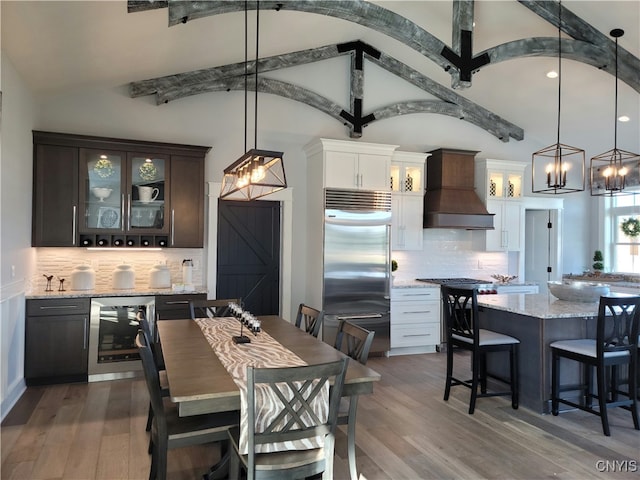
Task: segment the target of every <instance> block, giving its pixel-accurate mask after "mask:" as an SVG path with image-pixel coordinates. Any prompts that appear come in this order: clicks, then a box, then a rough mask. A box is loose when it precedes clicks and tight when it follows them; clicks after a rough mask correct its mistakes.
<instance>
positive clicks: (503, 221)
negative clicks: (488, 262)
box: [473, 200, 524, 252]
mask: <svg viewBox="0 0 640 480" xmlns="http://www.w3.org/2000/svg"><path fill="white" fill-rule="evenodd" d="M486 206H487V211H488V212H489V213H493V214H494V217H493V226H494V229H493V230H484V231H478V232H474V233H475V234H476V235H475V237H474V239H473V240H474V247H475V248H476V250H483V251H487V252H503V251H504V252H507V251H508V252H518V251H520V250H521V249H522V227H523V225H524V207H523V206H522V204H521V203H520V202H505V201H502V200H487V202H486Z"/></svg>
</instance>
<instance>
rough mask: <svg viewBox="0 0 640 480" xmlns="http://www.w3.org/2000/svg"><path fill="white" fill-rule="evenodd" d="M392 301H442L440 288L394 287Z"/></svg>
mask: <svg viewBox="0 0 640 480" xmlns="http://www.w3.org/2000/svg"><path fill="white" fill-rule="evenodd" d="M391 301H392V302H395V301H401V302H404V301H409V302H424V301H440V288H392V289H391Z"/></svg>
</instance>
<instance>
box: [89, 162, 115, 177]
mask: <svg viewBox="0 0 640 480" xmlns="http://www.w3.org/2000/svg"><path fill="white" fill-rule="evenodd" d="M93 171H94V172H96V174H98V176H99V177H102V178H109V177H110V176H111V175H113V171H114V170H113V164H112V163H111V160H109V159H108V158H101V159H100V160H98V161H97V162H96V164H95V165H94V166H93Z"/></svg>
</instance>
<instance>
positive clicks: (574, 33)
mask: <svg viewBox="0 0 640 480" xmlns="http://www.w3.org/2000/svg"><path fill="white" fill-rule="evenodd" d="M518 1H519V2H520V3H521V4H522V5H524V6H526V7H527V8H529V9H530V10H532V11H533V12H535V13H536V14H538V15H539V16H541V17H542V18H544V19H545V20H547V21H548V22H550V23H551V24H553V25H555V26H556V27H557V26H558V6H557V4H556V3H555V2H548V1H544V0H542V1H531V0H518ZM128 3H129V12H137V11H144V10H149V9H155V8H167V7H168V11H169V25H177V24H180V23H186V22H187V21H189V20H193V19H197V18H202V17H206V16H211V15H219V14H222V13H228V12H235V11H243V10H244V8H245V2H244V1H228V0H222V1H193V2H187V1H175V2H174V1H171V0H169V1H168V2H167V1H160V2H154V1H149V0H142V1H129V2H128ZM259 6H260V9H261V10H278V11H279V10H283V9H287V10H295V11H302V12H307V13H316V14H321V15H328V16H333V17H337V18H341V19H343V20H348V21H352V22H355V23H358V24H361V25H364V26H366V27H369V28H373V29H375V30H377V31H380V32H382V33H385V34H387V35H389V36H390V37H393V38H395V39H397V40H399V41H401V42H402V43H404V44H406V45H408V46H409V47H411V48H413V49H414V50H416V51H418V52H420V53H421V54H423V55H424V56H425V57H427V58H428V59H430V60H431V61H433V62H435V63H436V64H438V65H440V66H441V67H442V68H443V69H444V70H446V71H448V72H449V73H450V74H451V76H452V82H451V83H452V87H453V88H468V87H470V86H471V79H472V75H473V73H475V72H477V71H479V70H480V69H481V68H485V67H487V66H490V65H491V64H495V63H498V62H501V61H505V60H511V59H514V58H519V57H532V56H551V57H556V56H557V55H558V46H557V45H558V40H557V39H556V38H528V39H523V40H516V41H512V42H507V43H504V44H502V45H497V46H495V47H492V48H490V49H488V50H485V51H484V52H480V53H479V54H477V55H473V52H472V51H471V40H472V35H473V33H472V32H473V28H472V23H473V7H474V2H473V0H454V1H453V6H454V8H453V32H452V33H453V35H452V45H451V47H449V46H447V45H445V44H444V43H443V42H442V41H440V40H439V39H437V38H436V37H434V36H433V35H431V34H430V33H429V32H427V31H426V30H424V29H422V28H421V27H419V26H418V25H416V24H415V23H413V22H411V21H410V20H408V19H406V18H404V17H402V16H400V15H397V14H395V13H393V12H391V11H389V10H387V9H385V8H382V7H380V6H378V5H374V4H372V3H369V2H366V1H363V0H352V1H348V2H345V1H331V0H330V1H325V0H306V1H305V0H302V1H298V0H290V1H280V2H278V1H261V2H260V3H259ZM248 8H249V9H251V10H255V9H256V8H257V2H255V1H254V2H248ZM561 29H562V30H563V31H564V32H565V33H566V34H568V35H569V36H571V37H572V38H571V39H563V40H562V55H563V57H564V58H569V59H571V60H575V61H579V62H583V63H586V64H588V65H592V66H594V67H597V68H599V69H601V70H604V71H607V72H608V73H611V74H614V58H615V57H614V55H615V43H614V42H612V41H611V40H610V39H609V38H608V37H606V36H605V35H603V34H602V33H600V32H599V31H598V30H596V29H595V28H593V27H592V26H591V25H589V24H588V23H586V22H584V21H583V20H582V19H580V18H579V17H577V16H576V15H574V14H573V13H572V12H571V11H569V10H568V9H566V8H565V7H562V25H561ZM339 55H351V102H350V103H351V104H350V110H349V111H346V110H345V109H343V108H341V107H340V106H339V105H337V104H335V103H334V102H331V101H330V100H329V99H327V98H325V97H323V96H322V95H319V94H317V93H314V92H312V91H310V90H307V89H305V88H302V87H300V86H296V85H293V84H291V83H287V82H283V81H279V80H274V79H269V78H264V77H262V78H260V79H259V81H258V89H259V91H261V92H266V93H272V94H276V95H280V96H283V97H286V98H290V99H292V100H296V101H300V102H302V103H305V104H307V105H310V106H312V107H314V108H317V109H319V110H321V111H323V112H325V113H327V114H328V115H330V116H332V117H333V118H336V119H337V120H339V121H341V122H342V123H344V124H345V125H347V126H348V127H349V129H350V135H351V136H352V137H360V136H361V135H362V128H363V127H364V126H366V125H367V124H369V123H371V122H374V121H377V120H382V119H384V118H390V117H394V116H397V115H404V114H408V113H420V112H423V113H437V114H442V115H449V116H455V117H456V118H460V119H462V120H464V121H467V122H470V123H472V124H474V125H476V126H479V127H480V128H483V129H484V130H486V131H487V132H489V133H491V134H492V135H494V136H496V137H497V138H499V139H500V140H502V141H503V142H508V141H509V139H510V138H514V139H516V140H522V139H523V138H524V132H523V130H522V129H521V128H519V127H518V126H516V125H514V124H512V123H510V122H508V121H507V120H505V119H503V118H501V117H500V116H498V115H496V114H494V113H492V112H490V111H488V110H486V109H484V108H483V107H481V106H480V105H477V104H475V103H473V102H471V101H469V100H467V99H465V98H464V97H462V96H460V95H458V94H456V93H455V92H453V91H452V90H450V89H447V88H445V87H443V86H442V85H440V84H438V83H437V82H435V81H433V80H431V79H430V78H428V77H426V76H424V75H422V74H420V73H419V72H417V71H416V70H414V69H412V68H410V67H409V66H407V65H405V64H403V63H402V62H399V61H397V60H395V59H394V58H392V57H390V56H388V55H386V54H384V53H383V52H381V51H379V50H377V49H376V48H374V47H372V46H370V45H367V44H365V43H363V42H360V41H353V42H349V43H344V44H338V45H329V46H324V47H319V48H314V49H310V50H303V51H299V52H292V53H288V54H283V55H277V56H274V57H269V58H263V59H259V61H258V68H259V71H260V72H268V71H273V70H278V69H282V68H288V67H292V66H297V65H302V64H306V63H311V62H316V61H320V60H326V59H329V58H334V57H336V56H339ZM618 55H619V60H618V77H619V79H620V80H622V81H624V82H626V83H627V84H629V85H630V86H631V87H632V88H634V89H635V90H636V91H638V92H640V76H639V75H638V72H639V71H640V60H639V59H638V58H637V57H635V56H633V55H632V54H630V53H629V52H628V51H626V50H624V49H620V48H619V52H618ZM365 58H366V59H367V60H368V61H370V62H373V63H374V64H376V65H378V66H380V67H382V68H384V69H386V70H388V71H389V72H391V73H393V74H395V75H396V76H398V77H400V78H402V79H403V80H405V81H408V82H409V83H411V84H413V85H415V86H417V87H419V88H421V89H423V90H424V91H425V92H427V93H429V94H430V95H433V96H434V97H436V98H438V99H439V100H422V101H407V102H399V103H395V104H392V105H387V106H386V107H382V108H379V109H377V110H375V111H373V112H368V113H367V114H364V113H363V112H362V98H363V97H362V95H363V84H364V68H363V60H364V59H365ZM248 67H249V71H255V70H254V69H255V62H250V63H249V65H248ZM243 75H244V62H242V63H236V64H231V65H225V66H222V67H215V68H209V69H203V70H196V71H192V72H185V73H180V74H175V75H169V76H165V77H159V78H155V79H149V80H143V81H138V82H132V83H131V84H130V94H131V96H132V97H137V96H142V95H152V94H155V95H156V101H157V103H158V104H162V103H167V102H169V101H171V100H176V99H179V98H182V97H186V96H190V95H196V94H199V93H205V92H215V91H222V90H242V89H244V76H243ZM255 87H256V86H255V79H254V78H252V79H251V80H250V81H249V85H248V88H249V89H251V90H254V89H255Z"/></svg>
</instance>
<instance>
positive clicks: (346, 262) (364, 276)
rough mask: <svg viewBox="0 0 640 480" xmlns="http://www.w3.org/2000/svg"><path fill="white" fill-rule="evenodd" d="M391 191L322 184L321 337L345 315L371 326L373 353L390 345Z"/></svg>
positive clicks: (328, 337) (330, 334) (331, 334)
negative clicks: (323, 209) (322, 314)
mask: <svg viewBox="0 0 640 480" xmlns="http://www.w3.org/2000/svg"><path fill="white" fill-rule="evenodd" d="M390 232H391V193H390V192H380V191H364V190H337V189H327V190H325V215H324V249H323V251H324V262H323V265H324V267H323V268H324V280H323V310H324V315H325V316H324V323H323V325H324V326H323V339H324V341H325V342H327V343H329V344H333V342H334V340H335V337H336V332H337V328H338V324H339V321H340V320H341V319H345V320H348V321H351V322H353V323H356V324H358V325H361V326H362V327H364V328H366V329H368V330H373V331H375V336H374V340H373V345H372V347H371V354H373V355H382V354H384V353H385V352H387V351H388V350H389V338H390V331H389V330H390V325H389V320H390V289H391V258H390V256H391V245H390Z"/></svg>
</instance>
